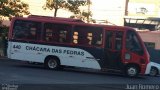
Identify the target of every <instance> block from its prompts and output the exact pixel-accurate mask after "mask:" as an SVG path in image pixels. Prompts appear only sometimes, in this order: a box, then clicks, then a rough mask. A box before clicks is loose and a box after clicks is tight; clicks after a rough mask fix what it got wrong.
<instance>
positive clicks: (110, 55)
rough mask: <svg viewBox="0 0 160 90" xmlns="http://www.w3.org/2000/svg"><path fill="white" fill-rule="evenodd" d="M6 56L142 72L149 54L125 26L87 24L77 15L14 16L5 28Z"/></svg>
mask: <svg viewBox="0 0 160 90" xmlns="http://www.w3.org/2000/svg"><path fill="white" fill-rule="evenodd" d="M8 58H10V59H16V60H22V61H31V62H39V63H44V66H45V67H47V68H49V69H59V68H61V67H62V66H74V67H83V68H91V69H97V70H103V71H105V70H106V71H108V70H109V71H110V70H113V71H121V72H123V73H125V74H126V75H128V76H133V77H134V76H137V75H139V74H142V75H144V74H145V71H146V67H147V64H148V63H149V54H148V52H147V50H146V48H145V45H144V43H143V42H142V40H141V38H140V36H139V35H138V34H137V32H136V31H135V30H133V29H132V28H129V27H121V26H108V25H98V24H87V23H84V22H82V21H80V20H77V19H67V18H53V17H44V16H29V17H27V18H22V17H15V18H13V19H12V22H11V26H10V30H9V41H8Z"/></svg>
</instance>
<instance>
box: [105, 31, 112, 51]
mask: <svg viewBox="0 0 160 90" xmlns="http://www.w3.org/2000/svg"><path fill="white" fill-rule="evenodd" d="M112 41H113V32H112V31H107V32H106V45H105V47H106V48H110V49H112V44H113V43H112Z"/></svg>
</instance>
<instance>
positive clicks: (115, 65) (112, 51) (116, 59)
mask: <svg viewBox="0 0 160 90" xmlns="http://www.w3.org/2000/svg"><path fill="white" fill-rule="evenodd" d="M105 38H106V39H105V54H104V58H105V60H104V68H107V69H116V70H120V69H121V66H122V55H123V54H122V41H123V40H122V39H123V32H121V31H107V32H106V37H105Z"/></svg>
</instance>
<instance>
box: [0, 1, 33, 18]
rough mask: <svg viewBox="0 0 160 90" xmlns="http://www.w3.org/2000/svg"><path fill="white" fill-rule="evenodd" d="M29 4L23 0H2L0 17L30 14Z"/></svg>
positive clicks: (0, 2)
mask: <svg viewBox="0 0 160 90" xmlns="http://www.w3.org/2000/svg"><path fill="white" fill-rule="evenodd" d="M28 8H29V6H28V4H25V3H23V2H21V0H0V17H9V18H10V19H11V18H12V17H14V16H16V17H19V16H23V15H28V14H30V13H29V11H28Z"/></svg>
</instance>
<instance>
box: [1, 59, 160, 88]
mask: <svg viewBox="0 0 160 90" xmlns="http://www.w3.org/2000/svg"><path fill="white" fill-rule="evenodd" d="M0 84H1V87H2V88H0V89H2V90H13V89H5V88H6V87H8V88H12V87H14V88H16V87H17V89H15V90H35V89H37V88H38V89H37V90H64V89H65V90H75V89H77V90H82V89H83V90H108V89H109V90H120V89H121V90H124V89H126V88H128V86H129V85H130V87H132V88H134V87H133V86H137V87H135V88H138V89H139V88H140V86H143V85H155V88H156V89H157V90H160V77H150V76H143V77H138V78H128V77H125V76H123V75H120V74H111V73H99V72H96V71H90V70H88V69H87V70H86V69H70V68H66V69H64V70H60V71H53V70H47V69H44V68H43V65H32V64H27V63H26V62H22V61H16V60H9V59H5V58H3V59H0ZM144 87H145V86H144ZM155 88H154V89H148V90H155ZM129 90H130V89H129ZM131 90H133V89H131ZM139 90H140V89H139ZM143 90H144V89H143Z"/></svg>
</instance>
